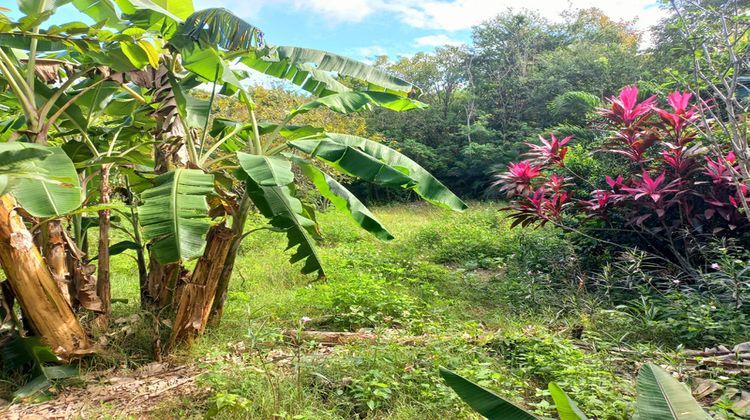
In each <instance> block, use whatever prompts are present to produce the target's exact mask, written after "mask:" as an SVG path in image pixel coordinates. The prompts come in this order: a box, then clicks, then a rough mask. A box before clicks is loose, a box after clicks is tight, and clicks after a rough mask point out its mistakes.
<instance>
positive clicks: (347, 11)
mask: <svg viewBox="0 0 750 420" xmlns="http://www.w3.org/2000/svg"><path fill="white" fill-rule="evenodd" d="M294 7H296V8H298V9H309V10H311V11H313V12H315V13H318V14H320V15H323V16H326V17H329V18H331V19H333V20H335V21H340V22H359V21H361V20H362V19H364V18H365V17H367V16H369V15H370V14H372V13H373V12H375V7H376V5H373V4H372V2H371V1H367V0H294Z"/></svg>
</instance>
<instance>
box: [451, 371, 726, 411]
mask: <svg viewBox="0 0 750 420" xmlns="http://www.w3.org/2000/svg"><path fill="white" fill-rule="evenodd" d="M440 375H441V376H442V377H443V380H445V383H446V384H448V386H449V387H451V388H452V389H453V390H454V391H455V392H456V393H457V394H458V396H459V397H461V399H462V400H464V402H466V403H467V404H468V405H469V406H470V407H471V408H472V409H474V410H475V411H476V412H477V413H479V414H481V415H482V416H484V417H486V418H487V419H489V420H514V419H517V420H532V419H537V418H538V417H536V416H535V415H533V414H531V413H529V412H528V411H526V410H524V409H522V408H521V407H519V406H517V405H515V404H513V403H511V402H510V401H508V400H506V399H504V398H502V397H500V396H499V395H497V394H495V393H494V392H492V391H490V390H488V389H486V388H484V387H482V386H479V385H477V384H475V383H474V382H471V381H470V380H468V379H466V378H464V377H462V376H460V375H458V374H456V373H454V372H452V371H450V370H448V369H445V368H443V367H441V368H440ZM636 390H637V396H636V403H635V405H636V412H637V414H638V418H640V419H654V420H699V419H700V420H706V419H710V418H711V416H709V415H708V414H707V413H706V412H705V411H703V409H702V408H701V406H700V405H699V404H698V402H697V401H696V400H695V399H694V398H693V396H692V394H691V393H690V389H689V388H687V387H686V386H685V385H683V384H681V383H680V382H678V381H677V380H676V379H675V378H674V377H672V375H670V374H669V373H668V372H667V371H665V370H664V369H662V368H660V367H659V366H657V365H654V364H652V363H647V364H645V365H643V367H642V368H641V370H640V372H639V373H638V380H637V385H636ZM549 391H550V395H551V396H552V399H553V401H554V403H555V408H556V409H557V414H558V416H559V417H560V419H562V420H586V419H588V417H586V415H585V414H584V413H583V411H581V409H579V408H578V406H577V405H576V403H575V402H574V401H573V399H572V398H570V397H569V396H568V395H567V394H566V393H565V392H564V391H563V390H562V388H560V386H559V385H557V384H556V383H554V382H552V383H550V384H549Z"/></svg>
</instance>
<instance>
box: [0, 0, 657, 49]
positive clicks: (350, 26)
mask: <svg viewBox="0 0 750 420" xmlns="http://www.w3.org/2000/svg"><path fill="white" fill-rule="evenodd" d="M5 1H8V0H3V2H5ZM8 2H9V1H8ZM519 3H520V4H522V5H523V6H524V7H525V8H528V9H531V10H536V11H538V12H539V13H541V14H542V15H543V16H545V17H547V18H549V19H551V20H558V19H559V16H560V13H561V12H562V11H564V10H570V9H576V8H586V7H592V6H596V7H599V8H600V9H602V10H603V11H604V12H605V13H606V14H607V15H609V16H610V17H613V18H615V19H619V20H629V21H631V20H634V21H635V22H636V26H637V27H639V28H641V29H646V28H648V27H649V26H650V25H653V24H655V23H656V22H657V21H658V19H659V17H661V16H663V12H662V11H660V10H659V9H658V7H657V6H656V2H655V0H629V1H620V0H598V1H597V0H568V1H565V0H562V1H561V0H529V1H526V2H523V3H521V2H518V1H515V0H381V1H370V0H195V6H196V8H205V7H226V8H227V9H229V10H231V11H232V12H234V13H235V14H237V15H239V16H240V17H242V18H244V19H245V20H247V21H248V22H250V23H252V24H254V25H256V26H258V27H260V28H261V29H262V30H263V31H264V32H265V33H266V40H267V41H268V42H270V43H272V44H276V45H296V46H304V47H314V48H318V49H324V50H329V51H333V52H336V53H339V54H344V55H348V56H351V57H354V58H358V59H372V58H373V57H375V56H377V55H382V54H387V55H389V56H391V57H392V58H395V57H398V56H400V55H411V54H414V53H416V52H418V51H430V50H433V49H434V48H435V47H436V46H438V45H443V44H446V43H450V44H460V43H465V42H469V41H470V40H471V27H472V26H473V25H476V24H478V23H480V22H482V21H483V20H486V19H488V18H490V17H492V16H494V15H496V14H498V13H501V12H502V11H504V10H507V9H508V8H511V7H512V8H515V10H518V5H519ZM12 8H13V9H15V7H12ZM14 12H15V10H14ZM60 12H61V13H60V14H59V15H58V16H57V17H56V20H58V19H59V20H60V21H70V20H73V19H78V20H81V18H80V17H78V14H77V13H76V12H75V11H74V9H72V7H71V6H65V7H64V8H63V9H62V10H61V11H60ZM11 15H13V16H15V17H17V16H18V14H17V13H11Z"/></svg>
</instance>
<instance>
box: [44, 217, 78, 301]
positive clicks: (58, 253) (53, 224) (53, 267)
mask: <svg viewBox="0 0 750 420" xmlns="http://www.w3.org/2000/svg"><path fill="white" fill-rule="evenodd" d="M46 233H47V240H46V241H45V243H44V259H45V260H47V265H48V266H49V271H50V273H51V274H52V278H53V279H55V282H56V283H57V287H58V288H59V289H60V292H61V293H62V295H63V297H64V298H65V301H66V302H68V305H72V301H71V299H70V296H71V283H70V277H71V276H70V270H69V269H68V257H67V252H66V250H65V232H64V230H63V226H62V222H60V221H59V220H52V221H50V222H49V223H47V229H46Z"/></svg>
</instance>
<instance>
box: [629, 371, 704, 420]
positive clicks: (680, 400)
mask: <svg viewBox="0 0 750 420" xmlns="http://www.w3.org/2000/svg"><path fill="white" fill-rule="evenodd" d="M636 389H637V392H638V397H637V399H636V403H635V405H636V409H637V411H638V416H639V418H641V419H649V420H698V419H700V420H705V419H710V418H711V417H710V416H709V415H708V414H706V412H705V411H703V409H702V408H701V406H700V405H699V404H698V402H697V401H695V398H693V396H692V394H691V393H690V390H689V389H688V388H687V387H686V386H685V385H683V384H681V383H680V382H679V381H677V379H675V378H673V377H672V375H670V374H669V373H668V372H667V371H665V370H664V369H662V368H660V367H659V366H656V365H654V364H651V363H647V364H645V365H643V367H642V368H641V371H640V372H639V373H638V380H637V383H636Z"/></svg>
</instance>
